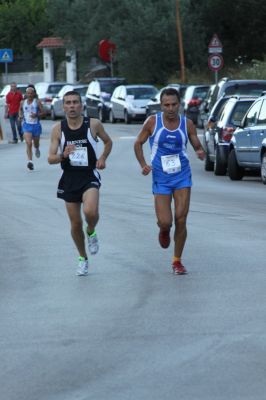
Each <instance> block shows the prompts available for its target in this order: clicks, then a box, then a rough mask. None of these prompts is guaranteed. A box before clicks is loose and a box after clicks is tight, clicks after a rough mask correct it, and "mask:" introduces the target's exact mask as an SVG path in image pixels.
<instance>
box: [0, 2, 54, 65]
mask: <svg viewBox="0 0 266 400" xmlns="http://www.w3.org/2000/svg"><path fill="white" fill-rule="evenodd" d="M49 28H50V24H49V18H48V17H47V14H46V0H38V1H35V0H13V1H2V2H1V3H0V48H12V49H13V51H14V53H15V54H16V55H25V54H27V55H28V54H30V55H31V56H33V57H34V58H38V56H40V51H39V50H37V49H36V45H37V44H38V43H39V42H40V41H41V39H42V38H43V37H44V35H45V36H47V35H49Z"/></svg>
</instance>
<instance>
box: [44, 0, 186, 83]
mask: <svg viewBox="0 0 266 400" xmlns="http://www.w3.org/2000/svg"><path fill="white" fill-rule="evenodd" d="M48 3H49V9H50V18H51V20H52V22H53V25H54V27H55V28H54V29H55V30H54V32H55V33H56V34H58V35H60V36H62V37H64V38H69V39H71V40H72V41H73V43H74V44H75V46H76V48H77V49H78V51H79V60H83V63H84V59H87V61H89V59H90V58H91V57H92V56H97V55H98V43H99V41H100V40H102V39H110V40H112V41H113V42H114V43H115V44H116V46H117V53H116V65H115V67H116V73H117V74H120V75H125V76H126V77H127V78H128V79H129V80H130V81H139V82H147V81H149V82H160V83H163V82H165V81H166V80H167V77H168V76H169V75H171V74H172V73H173V72H175V71H176V70H177V69H179V66H178V48H177V35H176V25H175V1H174V0H146V1H145V2H143V1H142V0H135V1H131V0H122V1H121V0H112V1H110V0H90V1H89V2H87V1H86V0H83V1H82V0H73V1H68V2H66V1H63V0H56V1H55V0H54V1H49V2H48ZM66 5H67V6H66ZM75 15H77V16H78V18H77V19H75ZM58 20H60V25H59V24H56V21H58Z"/></svg>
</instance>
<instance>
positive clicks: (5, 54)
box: [0, 49, 13, 83]
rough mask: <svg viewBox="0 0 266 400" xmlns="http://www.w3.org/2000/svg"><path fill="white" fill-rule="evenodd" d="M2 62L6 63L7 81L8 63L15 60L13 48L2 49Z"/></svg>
mask: <svg viewBox="0 0 266 400" xmlns="http://www.w3.org/2000/svg"><path fill="white" fill-rule="evenodd" d="M0 62H1V63H5V75H6V83H7V73H8V68H7V64H8V63H11V62H13V50H12V49H0Z"/></svg>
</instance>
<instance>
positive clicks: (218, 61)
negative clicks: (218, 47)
mask: <svg viewBox="0 0 266 400" xmlns="http://www.w3.org/2000/svg"><path fill="white" fill-rule="evenodd" d="M223 65H224V59H223V57H222V56H221V54H212V55H210V56H209V57H208V66H209V68H210V69H211V70H212V71H219V70H220V69H221V68H223Z"/></svg>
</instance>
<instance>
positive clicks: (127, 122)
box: [124, 110, 131, 124]
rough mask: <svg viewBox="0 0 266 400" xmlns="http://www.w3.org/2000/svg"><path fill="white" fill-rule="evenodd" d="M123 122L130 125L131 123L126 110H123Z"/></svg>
mask: <svg viewBox="0 0 266 400" xmlns="http://www.w3.org/2000/svg"><path fill="white" fill-rule="evenodd" d="M124 120H125V123H126V124H130V123H131V118H130V116H129V115H128V112H127V110H125V113H124Z"/></svg>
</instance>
